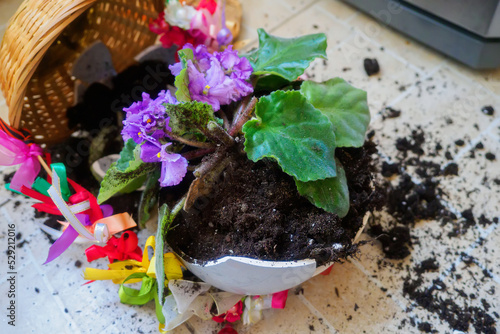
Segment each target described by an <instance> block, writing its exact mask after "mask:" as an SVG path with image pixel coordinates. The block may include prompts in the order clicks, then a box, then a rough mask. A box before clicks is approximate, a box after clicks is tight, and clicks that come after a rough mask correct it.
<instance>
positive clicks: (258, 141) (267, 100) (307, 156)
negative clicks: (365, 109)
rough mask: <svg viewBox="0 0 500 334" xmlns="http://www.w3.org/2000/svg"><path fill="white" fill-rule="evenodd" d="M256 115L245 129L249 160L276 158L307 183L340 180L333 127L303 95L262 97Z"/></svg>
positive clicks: (286, 170) (273, 94)
mask: <svg viewBox="0 0 500 334" xmlns="http://www.w3.org/2000/svg"><path fill="white" fill-rule="evenodd" d="M255 115H256V116H257V119H251V120H250V121H248V122H247V123H245V125H244V126H243V132H244V133H245V151H246V152H247V154H248V157H249V159H251V160H253V161H258V160H260V159H262V158H265V157H268V158H273V159H275V160H276V161H277V162H278V163H279V165H280V166H281V168H282V169H283V171H284V172H285V173H287V174H289V175H291V176H293V177H295V178H296V179H298V180H300V181H303V182H307V181H313V180H320V179H326V178H329V177H335V176H336V167H335V147H336V145H335V134H334V132H333V126H332V124H331V122H330V121H329V120H328V117H326V116H325V115H323V114H322V113H321V111H319V110H317V109H316V108H314V107H313V106H312V105H311V104H310V103H309V102H307V100H306V99H305V98H304V96H303V95H302V94H300V92H298V91H287V92H284V91H276V92H273V93H272V94H271V95H269V96H264V97H261V98H260V100H259V102H258V103H257V105H256V108H255Z"/></svg>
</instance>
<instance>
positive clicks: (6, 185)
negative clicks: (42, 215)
mask: <svg viewBox="0 0 500 334" xmlns="http://www.w3.org/2000/svg"><path fill="white" fill-rule="evenodd" d="M4 187H5V189H7V190H9V191H12V192H13V193H16V194H19V195H23V196H24V197H28V196H26V195H25V194H23V193H22V192H19V191H17V190H14V189H12V188H11V187H10V183H6V184H5V185H4Z"/></svg>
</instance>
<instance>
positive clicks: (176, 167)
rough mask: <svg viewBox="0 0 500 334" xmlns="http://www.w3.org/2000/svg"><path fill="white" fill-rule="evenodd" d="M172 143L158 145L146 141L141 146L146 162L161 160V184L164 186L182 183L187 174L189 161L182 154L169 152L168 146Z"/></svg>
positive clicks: (142, 157) (143, 159) (142, 156)
mask: <svg viewBox="0 0 500 334" xmlns="http://www.w3.org/2000/svg"><path fill="white" fill-rule="evenodd" d="M171 144H172V143H166V144H164V145H161V146H157V145H155V144H152V143H150V142H145V143H144V144H143V145H142V146H141V159H142V161H144V162H161V176H160V185H161V186H162V187H170V186H175V185H177V184H179V183H181V181H182V179H183V178H184V176H185V175H186V172H187V166H188V161H187V160H186V158H184V157H183V156H182V155H180V154H177V153H169V152H167V151H166V148H167V147H168V146H170V145H171Z"/></svg>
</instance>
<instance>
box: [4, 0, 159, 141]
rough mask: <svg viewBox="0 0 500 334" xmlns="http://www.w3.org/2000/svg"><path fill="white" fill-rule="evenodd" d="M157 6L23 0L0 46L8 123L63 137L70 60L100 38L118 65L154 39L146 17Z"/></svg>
mask: <svg viewBox="0 0 500 334" xmlns="http://www.w3.org/2000/svg"><path fill="white" fill-rule="evenodd" d="M162 8H163V1H162V0H25V1H24V2H23V3H22V5H21V6H20V7H19V9H18V11H17V12H16V14H15V15H14V16H13V18H12V19H11V21H10V24H9V27H8V29H7V31H6V32H5V36H4V39H3V42H2V46H1V48H0V68H1V69H2V70H1V71H0V79H1V88H2V91H3V93H4V96H5V99H6V102H7V104H8V106H9V121H10V123H11V125H12V126H14V127H16V128H27V129H28V130H30V131H31V132H32V134H33V137H34V138H35V140H36V141H37V142H39V143H42V144H47V145H50V144H54V143H57V142H60V141H62V140H64V139H65V138H67V137H68V136H69V135H70V134H71V131H70V129H69V128H68V126H67V124H68V120H67V118H66V110H67V108H68V107H69V106H72V105H73V102H74V78H72V77H71V75H70V72H71V68H72V65H73V63H74V61H75V60H76V59H77V58H78V57H79V55H80V54H81V53H82V52H83V51H84V50H85V49H86V47H87V46H89V45H91V44H93V43H94V42H95V41H96V40H101V41H102V42H103V43H104V44H105V45H106V46H107V47H108V48H109V50H110V52H111V55H112V58H113V64H114V66H115V68H116V70H117V71H119V72H120V71H122V70H124V69H125V68H127V67H128V66H130V65H131V64H132V63H133V62H134V60H133V59H134V56H136V55H137V54H138V53H139V52H140V51H142V50H143V49H144V48H146V47H147V46H149V45H152V44H154V42H155V40H156V37H157V36H156V35H155V34H153V33H151V32H150V31H149V23H150V20H151V19H154V18H156V17H157V16H158V12H159V11H160V10H162Z"/></svg>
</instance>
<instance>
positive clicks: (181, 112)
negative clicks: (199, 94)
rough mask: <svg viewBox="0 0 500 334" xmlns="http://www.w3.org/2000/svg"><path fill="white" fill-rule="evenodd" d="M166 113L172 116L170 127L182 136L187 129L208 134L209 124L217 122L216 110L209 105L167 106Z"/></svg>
mask: <svg viewBox="0 0 500 334" xmlns="http://www.w3.org/2000/svg"><path fill="white" fill-rule="evenodd" d="M165 106H166V112H167V114H168V115H169V116H170V126H171V128H172V132H173V133H174V134H176V135H182V134H184V133H185V131H187V129H191V132H192V130H193V129H197V130H199V131H200V132H202V133H204V134H206V133H208V129H207V126H208V123H209V122H210V121H215V117H214V110H213V109H212V106H211V105H209V104H207V103H202V102H197V101H192V102H184V103H180V104H167V105H165Z"/></svg>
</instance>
